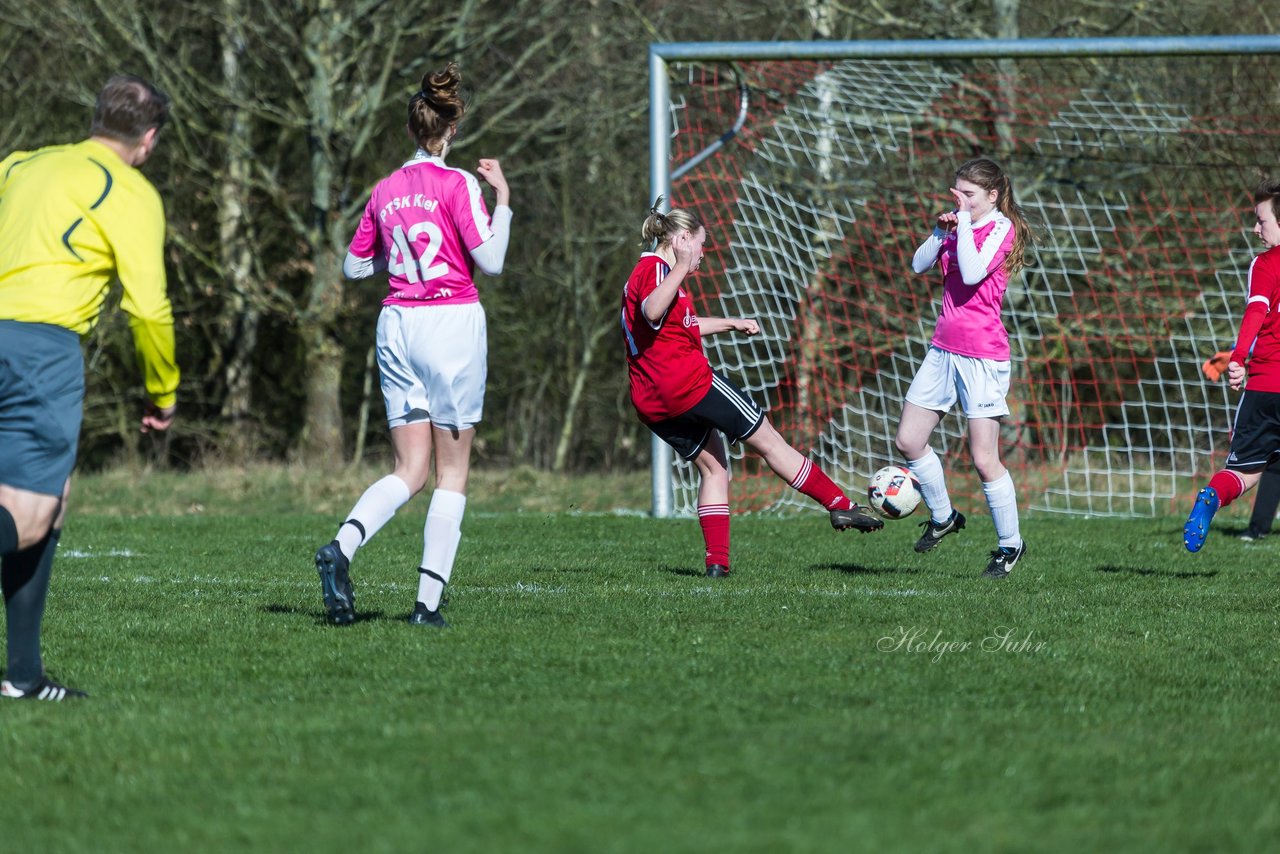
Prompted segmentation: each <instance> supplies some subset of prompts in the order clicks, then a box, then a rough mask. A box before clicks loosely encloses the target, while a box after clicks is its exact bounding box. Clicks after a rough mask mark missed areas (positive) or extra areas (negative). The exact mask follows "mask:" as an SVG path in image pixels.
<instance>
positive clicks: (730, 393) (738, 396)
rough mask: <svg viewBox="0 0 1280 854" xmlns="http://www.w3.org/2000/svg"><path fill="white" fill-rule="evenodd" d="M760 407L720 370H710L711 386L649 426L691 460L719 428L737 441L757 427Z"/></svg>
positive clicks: (728, 437) (681, 454)
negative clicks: (687, 406)
mask: <svg viewBox="0 0 1280 854" xmlns="http://www.w3.org/2000/svg"><path fill="white" fill-rule="evenodd" d="M763 423H764V410H762V409H761V408H760V407H759V406H757V405H756V403H755V401H754V400H752V399H751V398H749V397H747V395H746V392H744V391H742V389H740V388H738V387H737V386H736V385H734V384H733V383H731V382H729V380H727V379H725V378H724V377H722V376H721V375H720V374H712V376H711V388H709V389H707V394H706V396H705V397H703V398H702V400H700V401H698V402H697V403H696V404H694V406H693V408H692V409H690V410H689V411H688V412H686V413H684V414H683V415H677V416H676V417H675V418H668V419H667V420H666V421H659V422H657V423H656V424H650V425H649V429H650V430H652V431H653V432H654V433H656V434H657V436H658V438H659V439H661V440H662V441H664V442H666V443H667V444H668V445H670V446H671V447H672V448H674V449H675V452H676V453H677V454H679V455H680V457H681V458H682V459H685V460H692V459H693V458H694V457H696V456H698V454H700V453H702V449H703V448H705V447H706V446H707V442H709V441H710V440H711V431H712V430H719V431H720V432H721V433H723V434H724V437H725V438H726V439H727V440H729V442H741V441H742V440H743V439H746V438H748V437H750V436H751V434H752V433H755V432H756V431H757V430H759V429H760V425H761V424H763Z"/></svg>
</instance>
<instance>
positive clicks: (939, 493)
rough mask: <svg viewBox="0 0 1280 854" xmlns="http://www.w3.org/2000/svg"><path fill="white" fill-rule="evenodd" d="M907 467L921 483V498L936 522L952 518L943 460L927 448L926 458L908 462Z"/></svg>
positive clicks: (931, 449)
mask: <svg viewBox="0 0 1280 854" xmlns="http://www.w3.org/2000/svg"><path fill="white" fill-rule="evenodd" d="M907 467H908V468H910V469H911V473H912V474H913V475H915V476H916V480H918V481H919V482H920V497H921V498H923V499H924V504H925V506H926V507H928V508H929V513H930V515H931V516H932V517H933V521H935V522H939V523H941V522H945V521H947V520H948V519H950V518H951V496H950V495H947V477H946V475H945V474H944V473H943V471H942V460H940V459H938V455H937V454H936V453H934V450H933V448H925V452H924V456H923V457H921V458H920V459H918V460H907Z"/></svg>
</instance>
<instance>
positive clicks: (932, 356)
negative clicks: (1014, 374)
mask: <svg viewBox="0 0 1280 854" xmlns="http://www.w3.org/2000/svg"><path fill="white" fill-rule="evenodd" d="M1010 365H1011V363H1010V362H998V361H996V360H995V359H979V358H976V357H974V356H960V355H957V354H955V353H949V352H947V351H946V350H940V349H938V348H937V347H933V346H930V347H929V352H928V353H926V354H925V357H924V361H923V362H922V363H921V364H920V369H919V370H918V371H916V376H915V379H913V380H912V381H911V388H909V389H907V403H914V404H915V405H916V406H919V407H921V408H923V409H931V410H933V411H934V412H946V411H948V410H950V409H951V407H952V406H953V405H954V404H955V402H956V401H957V400H959V401H960V409H961V410H962V411H963V412H964V414H965V417H966V418H1000V417H1002V416H1005V415H1008V414H1009V404H1008V403H1007V402H1006V401H1005V396H1006V395H1008V394H1009V374H1010Z"/></svg>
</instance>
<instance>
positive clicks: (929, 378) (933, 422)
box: [895, 157, 1030, 579]
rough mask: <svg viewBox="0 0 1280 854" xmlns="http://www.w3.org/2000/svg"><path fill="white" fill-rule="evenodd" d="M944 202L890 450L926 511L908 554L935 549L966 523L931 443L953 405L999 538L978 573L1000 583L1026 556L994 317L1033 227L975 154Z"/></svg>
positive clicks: (931, 241)
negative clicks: (1006, 445) (933, 302)
mask: <svg viewBox="0 0 1280 854" xmlns="http://www.w3.org/2000/svg"><path fill="white" fill-rule="evenodd" d="M951 195H952V197H953V198H954V199H955V209H954V210H950V211H947V212H945V213H941V214H939V215H938V220H937V225H935V226H934V229H933V233H932V234H930V235H929V237H928V238H927V239H926V240H925V241H924V243H922V244H921V245H920V248H919V249H917V250H916V253H915V257H914V258H912V261H911V267H912V269H913V270H914V271H915V272H916V273H918V274H919V273H926V272H928V271H929V270H930V269H932V268H933V267H934V266H935V265H936V266H938V267H940V268H941V269H942V313H941V314H940V315H939V316H938V324H937V326H936V327H935V328H934V333H933V340H932V341H931V342H930V344H929V351H928V353H926V354H925V358H924V362H923V363H922V364H921V365H920V368H919V369H918V370H917V371H916V375H915V378H914V379H913V380H912V381H911V387H910V388H909V389H907V397H906V400H905V401H904V402H903V404H902V418H901V420H900V421H899V422H898V435H897V438H896V439H895V444H896V445H897V447H898V450H899V451H901V452H902V454H903V455H904V456H905V457H906V459H907V464H908V465H909V466H910V468H911V473H912V474H914V475H915V477H916V480H918V481H919V482H920V494H921V496H922V497H923V498H924V501H925V504H926V505H927V506H928V508H929V514H930V518H929V519H927V520H925V521H924V522H923V523H921V524H922V526H923V527H924V529H925V530H924V534H923V535H921V537H920V539H919V540H917V541H916V544H915V550H916V551H917V552H927V551H932V550H933V549H935V548H937V546H938V544H939V543H940V542H942V539H943V538H944V537H946V536H947V535H948V534H954V533H956V532H957V531H959V530H961V529H962V528H964V523H965V518H964V514H963V513H961V512H960V511H959V510H956V509H955V508H953V507H952V506H951V497H950V495H948V493H947V484H946V479H945V476H944V473H943V470H942V461H941V460H940V459H939V458H938V455H937V453H935V452H934V450H933V448H931V447H930V446H929V439H930V437H931V436H932V435H933V431H934V429H935V428H936V427H937V426H938V424H939V423H940V422H941V421H942V416H944V415H946V414H947V412H948V411H949V410H950V409H951V407H952V406H954V405H955V403H956V402H957V401H959V403H960V408H961V409H962V410H963V412H964V415H965V417H966V418H967V419H968V421H969V452H970V455H971V456H972V457H973V464H974V467H975V468H976V469H977V470H978V475H979V476H980V477H981V478H982V490H983V492H984V493H985V494H986V498H987V506H988V507H990V508H991V518H992V520H993V521H994V522H995V528H996V536H997V537H998V538H999V540H998V542H997V544H996V549H995V551H993V552H992V553H991V560H990V562H989V563H988V564H987V568H986V569H985V570H984V571H983V573H982V576H983V577H984V578H993V579H1001V578H1005V577H1007V576H1008V575H1009V573H1010V572H1011V571H1012V570H1013V568H1014V567H1015V566H1016V565H1017V563H1018V561H1019V560H1021V559H1022V556H1023V555H1024V554H1026V551H1027V545H1026V543H1025V542H1023V540H1022V534H1021V532H1020V530H1019V527H1018V501H1017V494H1016V493H1015V491H1014V487H1013V478H1012V477H1011V476H1010V475H1009V470H1008V469H1006V468H1005V467H1004V464H1003V463H1001V462H1000V420H1001V419H1002V418H1004V417H1005V416H1006V415H1008V414H1009V404H1008V402H1007V401H1006V400H1005V398H1006V397H1007V396H1008V394H1009V376H1010V351H1009V333H1008V332H1006V331H1005V328H1004V324H1003V323H1001V321H1000V310H1001V306H1002V304H1003V302H1004V292H1005V288H1006V287H1007V286H1008V283H1009V277H1010V276H1012V275H1014V274H1015V273H1017V272H1018V271H1019V270H1020V269H1022V265H1023V252H1024V250H1025V248H1026V245H1027V243H1028V241H1029V238H1030V229H1029V228H1028V227H1027V222H1026V218H1025V217H1024V216H1023V213H1022V210H1021V208H1019V207H1018V204H1017V202H1016V201H1014V198H1013V185H1012V183H1010V181H1009V177H1008V176H1007V175H1005V173H1004V170H1002V169H1001V168H1000V166H999V165H998V164H997V163H995V161H993V160H990V159H988V158H986V157H978V158H975V159H973V160H969V161H967V162H965V163H963V164H961V166H960V168H959V169H957V170H956V174H955V185H954V186H953V187H952V188H951Z"/></svg>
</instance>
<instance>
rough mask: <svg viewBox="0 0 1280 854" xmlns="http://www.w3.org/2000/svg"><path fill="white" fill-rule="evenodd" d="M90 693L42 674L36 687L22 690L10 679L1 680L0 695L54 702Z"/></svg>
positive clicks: (15, 698) (86, 695)
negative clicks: (60, 683) (59, 682)
mask: <svg viewBox="0 0 1280 854" xmlns="http://www.w3.org/2000/svg"><path fill="white" fill-rule="evenodd" d="M88 696H89V695H88V694H86V693H85V692H83V691H77V690H76V689H75V688H68V687H67V686H65V685H59V684H58V683H57V682H54V681H53V680H52V679H50V678H49V677H48V676H41V677H40V681H39V682H38V683H37V684H36V686H35V687H34V688H28V689H27V690H25V691H24V690H22V689H21V688H19V687H17V686H16V685H14V684H13V683H12V682H10V681H9V680H8V679H6V680H4V681H3V682H0V697H9V698H11V699H14V700H46V701H49V702H53V703H60V702H62V701H63V700H78V699H80V698H81V697H88Z"/></svg>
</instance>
